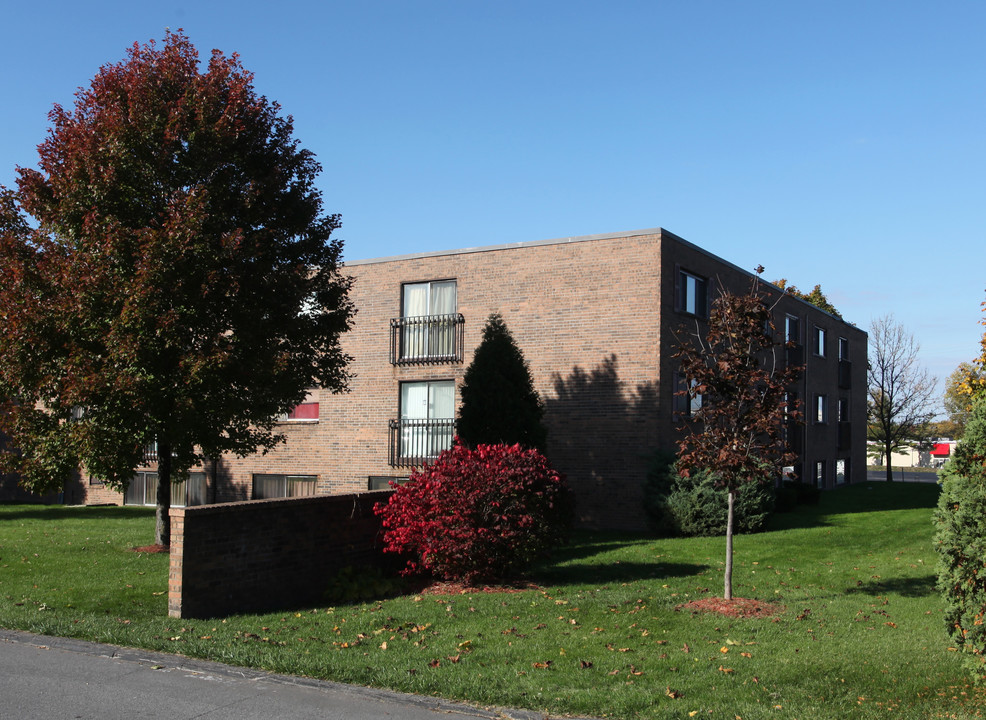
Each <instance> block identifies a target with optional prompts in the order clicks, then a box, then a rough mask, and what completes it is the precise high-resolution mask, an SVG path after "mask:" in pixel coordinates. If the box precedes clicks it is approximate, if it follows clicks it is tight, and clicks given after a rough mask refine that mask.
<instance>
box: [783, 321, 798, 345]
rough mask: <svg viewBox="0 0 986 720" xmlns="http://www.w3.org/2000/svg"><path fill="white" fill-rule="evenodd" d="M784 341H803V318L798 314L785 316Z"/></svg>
mask: <svg viewBox="0 0 986 720" xmlns="http://www.w3.org/2000/svg"><path fill="white" fill-rule="evenodd" d="M784 341H785V342H789V343H795V344H797V343H800V342H801V318H799V317H798V316H796V315H785V316H784Z"/></svg>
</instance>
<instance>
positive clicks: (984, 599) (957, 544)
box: [935, 398, 986, 683]
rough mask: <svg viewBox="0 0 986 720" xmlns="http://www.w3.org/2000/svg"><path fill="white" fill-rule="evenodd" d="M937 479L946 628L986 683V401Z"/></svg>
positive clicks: (937, 540)
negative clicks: (939, 487) (939, 489)
mask: <svg viewBox="0 0 986 720" xmlns="http://www.w3.org/2000/svg"><path fill="white" fill-rule="evenodd" d="M938 477H939V481H940V482H941V488H942V489H941V495H940V496H939V499H938V509H937V510H936V512H935V526H936V533H935V550H936V551H937V553H938V589H939V591H940V592H941V594H942V597H943V599H944V601H945V625H946V629H947V631H948V633H949V636H950V638H951V641H952V643H954V644H955V646H956V647H958V648H959V649H960V650H961V651H962V652H963V654H964V655H965V657H966V665H967V667H968V668H969V669H970V671H971V672H972V675H973V677H974V678H975V680H976V681H977V682H979V683H986V398H980V399H979V400H977V401H976V403H975V404H974V405H973V408H972V413H971V415H970V418H969V422H968V424H967V425H966V429H965V433H964V434H963V436H962V439H961V440H960V441H959V443H958V445H957V446H956V448H955V455H954V456H953V457H952V459H951V460H950V461H949V462H948V463H947V464H946V465H945V467H944V468H943V469H942V470H941V472H940V473H939V474H938Z"/></svg>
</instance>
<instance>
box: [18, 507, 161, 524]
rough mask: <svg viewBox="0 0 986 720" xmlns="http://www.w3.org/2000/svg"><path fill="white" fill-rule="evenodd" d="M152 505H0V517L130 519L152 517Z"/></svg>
mask: <svg viewBox="0 0 986 720" xmlns="http://www.w3.org/2000/svg"><path fill="white" fill-rule="evenodd" d="M153 515H154V508H152V507H132V506H125V505H96V506H93V505H68V506H66V505H0V518H2V519H3V520H4V521H5V522H12V521H17V520H51V521H56V520H97V519H98V520H130V519H133V518H142V517H152V516H153Z"/></svg>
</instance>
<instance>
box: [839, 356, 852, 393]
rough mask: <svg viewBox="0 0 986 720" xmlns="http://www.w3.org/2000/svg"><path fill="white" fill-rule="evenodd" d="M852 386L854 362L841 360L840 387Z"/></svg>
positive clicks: (847, 388)
mask: <svg viewBox="0 0 986 720" xmlns="http://www.w3.org/2000/svg"><path fill="white" fill-rule="evenodd" d="M851 387H852V362H850V361H849V360H840V361H839V388H840V389H842V390H849V389H850V388H851Z"/></svg>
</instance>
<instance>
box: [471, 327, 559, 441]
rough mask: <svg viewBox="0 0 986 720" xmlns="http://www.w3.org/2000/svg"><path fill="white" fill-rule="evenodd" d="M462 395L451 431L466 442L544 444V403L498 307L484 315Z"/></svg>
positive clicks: (545, 435)
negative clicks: (486, 316) (491, 312)
mask: <svg viewBox="0 0 986 720" xmlns="http://www.w3.org/2000/svg"><path fill="white" fill-rule="evenodd" d="M461 397H462V403H461V405H460V407H459V417H458V419H457V421H456V432H457V433H458V436H459V439H460V440H461V441H462V442H463V443H464V444H465V445H468V446H471V447H475V446H476V445H483V444H486V445H490V444H497V443H503V444H507V445H513V444H515V443H519V444H520V445H522V446H524V447H530V448H537V449H539V450H540V449H543V448H544V444H545V440H546V438H547V431H546V430H545V427H544V425H543V424H542V422H541V420H542V417H543V415H544V405H543V403H542V402H541V398H540V396H539V395H538V393H537V391H536V390H535V389H534V382H533V380H532V379H531V371H530V368H529V367H528V365H527V361H526V360H525V359H524V354H523V353H522V352H521V350H520V348H519V347H517V343H516V342H514V338H513V336H512V335H511V334H510V331H509V330H508V329H507V325H506V323H505V322H504V321H503V317H501V316H500V314H499V313H493V314H492V315H490V317H489V319H488V320H487V321H486V327H485V328H483V341H482V342H481V343H480V344H479V347H477V348H476V353H475V355H474V356H473V360H472V363H471V364H470V365H469V367H468V368H466V375H465V382H464V383H463V385H462V389H461Z"/></svg>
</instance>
